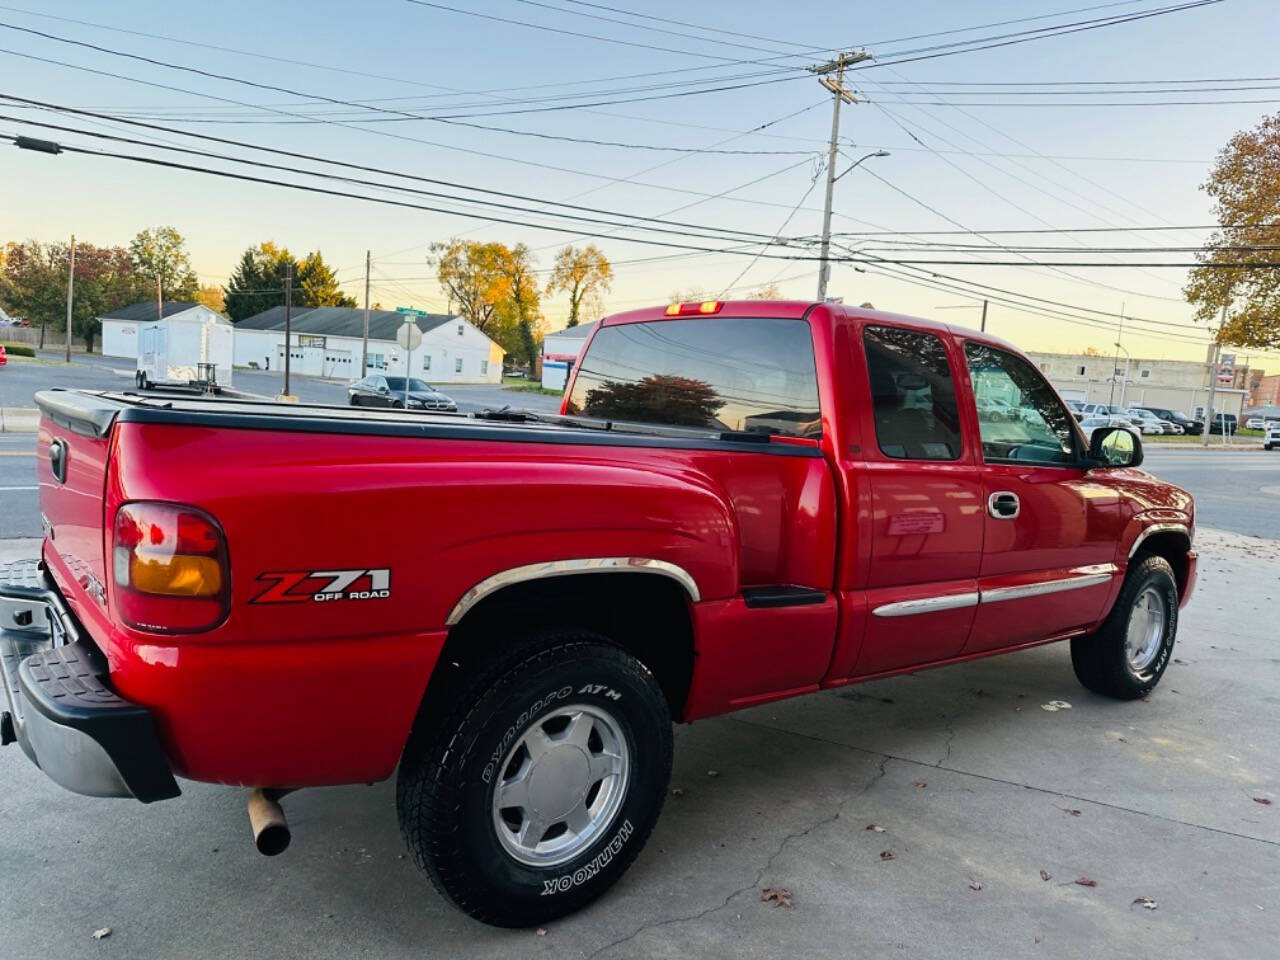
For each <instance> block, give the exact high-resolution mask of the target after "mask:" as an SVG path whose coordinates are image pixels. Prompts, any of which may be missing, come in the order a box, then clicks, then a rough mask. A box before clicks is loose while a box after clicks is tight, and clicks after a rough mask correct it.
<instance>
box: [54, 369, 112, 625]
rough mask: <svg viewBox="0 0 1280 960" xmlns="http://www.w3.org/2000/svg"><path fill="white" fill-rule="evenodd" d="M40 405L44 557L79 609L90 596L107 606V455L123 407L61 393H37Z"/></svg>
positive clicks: (100, 400) (82, 396)
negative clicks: (105, 526) (105, 514)
mask: <svg viewBox="0 0 1280 960" xmlns="http://www.w3.org/2000/svg"><path fill="white" fill-rule="evenodd" d="M36 405H37V406H38V407H39V408H40V411H41V414H42V416H41V420H40V430H39V436H38V438H37V441H36V455H37V462H36V475H37V479H38V482H39V484H40V513H41V516H42V519H43V522H44V524H45V533H46V536H45V545H44V559H45V561H46V562H47V563H48V564H49V565H50V566H51V567H52V568H53V572H54V574H55V576H56V577H57V578H58V579H59V581H61V582H62V583H63V584H64V586H67V587H70V589H68V596H67V601H68V602H69V603H70V604H71V606H72V608H73V609H75V608H76V607H78V606H79V605H80V604H81V603H83V602H85V600H86V598H87V597H88V598H92V599H94V600H96V601H98V602H103V600H104V592H103V591H104V584H105V583H106V554H105V547H104V542H105V541H104V533H105V530H104V525H105V517H104V516H103V512H104V509H105V508H104V499H105V493H106V483H107V456H108V453H109V451H110V447H111V424H112V422H113V421H114V420H115V415H116V413H117V412H118V410H119V405H118V404H114V403H112V402H110V401H107V400H103V399H101V398H97V397H88V396H84V395H80V394H75V393H69V392H64V391H60V390H47V391H41V392H39V393H37V394H36ZM72 585H74V586H72ZM75 587H78V588H79V589H78V590H77V589H75ZM82 591H83V592H82ZM77 612H79V611H77Z"/></svg>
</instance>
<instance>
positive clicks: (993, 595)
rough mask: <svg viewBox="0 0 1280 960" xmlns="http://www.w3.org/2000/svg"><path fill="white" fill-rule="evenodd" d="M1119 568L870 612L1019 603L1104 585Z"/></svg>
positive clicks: (1100, 567) (903, 613) (1099, 566)
mask: <svg viewBox="0 0 1280 960" xmlns="http://www.w3.org/2000/svg"><path fill="white" fill-rule="evenodd" d="M1118 571H1119V568H1118V567H1117V566H1116V565H1115V564H1114V563H1095V564H1090V565H1089V566H1084V567H1076V568H1074V569H1073V570H1072V571H1071V576H1069V577H1061V578H1059V579H1057V580H1042V581H1040V582H1039V583H1028V584H1024V585H1022V586H1017V587H995V588H993V589H990V590H980V591H975V592H972V593H948V594H942V595H941V596H937V597H921V598H920V599H918V600H902V601H899V602H898V603H886V604H883V605H881V606H879V607H876V608H875V609H874V610H872V611H871V615H872V616H875V617H910V616H914V615H915V614H919V613H934V612H936V611H938V610H957V609H959V608H961V607H976V606H978V605H979V604H982V603H1000V602H1001V601H1004V600H1021V599H1023V598H1024V597H1039V596H1043V595H1044V594H1048V593H1062V592H1063V591H1065V590H1081V589H1084V588H1085V587H1096V586H1099V585H1100V584H1103V583H1107V582H1109V581H1110V580H1111V578H1112V577H1114V576H1115V575H1116V573H1117V572H1118Z"/></svg>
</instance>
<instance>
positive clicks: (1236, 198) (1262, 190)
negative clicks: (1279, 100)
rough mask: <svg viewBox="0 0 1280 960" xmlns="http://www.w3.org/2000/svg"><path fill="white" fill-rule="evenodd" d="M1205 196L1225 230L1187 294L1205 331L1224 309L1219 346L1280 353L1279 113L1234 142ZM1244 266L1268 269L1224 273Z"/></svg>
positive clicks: (1217, 234) (1208, 247)
mask: <svg viewBox="0 0 1280 960" xmlns="http://www.w3.org/2000/svg"><path fill="white" fill-rule="evenodd" d="M1200 189H1202V190H1204V191H1205V192H1206V193H1208V194H1209V196H1211V197H1212V198H1213V200H1214V215H1215V216H1216V217H1217V219H1218V223H1219V224H1220V226H1219V227H1218V229H1217V230H1216V231H1214V233H1213V235H1212V236H1211V237H1210V238H1209V241H1208V243H1206V244H1205V248H1204V249H1203V250H1201V251H1200V252H1199V253H1197V254H1196V259H1197V260H1199V261H1200V263H1201V266H1198V267H1195V268H1193V269H1192V270H1191V273H1190V279H1189V282H1188V283H1187V286H1186V287H1185V288H1184V290H1183V294H1184V295H1185V296H1186V298H1187V301H1188V302H1189V303H1191V304H1193V305H1194V306H1195V308H1196V314H1195V315H1196V319H1197V320H1200V321H1203V322H1204V323H1218V322H1219V319H1220V312H1221V310H1222V308H1223V307H1224V306H1225V307H1226V308H1227V311H1228V312H1227V318H1226V322H1225V323H1223V324H1222V325H1221V328H1220V329H1219V330H1218V334H1217V338H1218V340H1219V341H1220V342H1222V343H1234V344H1239V345H1240V346H1247V347H1258V348H1262V349H1275V348H1277V347H1280V246H1278V244H1280V227H1276V226H1275V224H1276V223H1278V222H1280V113H1278V114H1275V115H1274V116H1270V117H1266V118H1264V119H1263V121H1262V122H1261V123H1260V124H1259V125H1258V126H1257V127H1256V128H1255V129H1253V130H1244V131H1242V132H1240V133H1237V134H1236V135H1235V136H1234V137H1232V138H1231V140H1230V141H1229V142H1228V143H1227V145H1226V146H1225V147H1223V148H1222V150H1221V152H1219V154H1218V158H1217V161H1216V162H1215V164H1214V167H1213V170H1212V172H1211V173H1210V174H1209V179H1208V180H1206V181H1205V182H1204V183H1203V184H1202V185H1201V188H1200ZM1232 247H1237V248H1239V247H1247V248H1251V249H1248V250H1239V249H1235V250H1233V249H1230V248H1232ZM1259 248H1261V249H1259ZM1241 260H1248V261H1251V262H1254V263H1258V262H1261V263H1265V264H1267V265H1268V266H1267V267H1264V268H1252V269H1250V268H1244V267H1239V268H1233V267H1229V266H1221V264H1231V263H1236V262H1239V261H1241ZM1215 264H1217V265H1218V266H1215Z"/></svg>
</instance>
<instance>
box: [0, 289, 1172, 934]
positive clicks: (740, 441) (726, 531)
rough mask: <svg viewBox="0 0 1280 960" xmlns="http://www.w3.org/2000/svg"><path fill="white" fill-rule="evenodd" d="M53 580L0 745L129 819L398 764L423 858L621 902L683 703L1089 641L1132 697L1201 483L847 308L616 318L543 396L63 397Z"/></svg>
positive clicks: (493, 877) (430, 866) (999, 348)
mask: <svg viewBox="0 0 1280 960" xmlns="http://www.w3.org/2000/svg"><path fill="white" fill-rule="evenodd" d="M36 401H37V403H38V405H39V407H40V409H41V410H42V411H43V419H42V421H41V425H40V433H39V438H38V445H39V458H38V466H37V469H38V473H39V487H40V508H41V511H42V513H43V517H44V522H45V524H46V531H45V537H44V541H43V548H42V557H41V559H40V560H39V562H35V561H33V562H31V563H28V564H25V565H18V566H15V567H12V568H10V569H9V571H8V572H7V575H6V576H5V578H4V579H5V580H6V581H7V582H6V583H5V585H4V586H3V587H0V625H3V627H4V630H3V632H2V633H0V645H2V650H0V652H2V653H3V657H2V658H0V664H2V665H3V680H4V689H5V695H6V698H7V700H6V701H5V702H4V703H0V706H3V708H4V715H3V718H2V719H3V738H4V740H5V741H6V742H9V741H13V740H16V741H17V742H18V743H19V744H20V745H21V747H22V749H23V750H25V751H26V753H27V755H28V756H29V757H30V758H31V759H32V760H33V761H34V762H35V763H37V764H38V765H39V766H40V768H41V769H43V770H44V771H45V772H46V773H47V774H48V775H49V776H50V777H51V778H52V779H53V780H55V781H57V782H58V783H59V784H61V785H62V786H64V787H67V788H69V789H71V790H74V791H77V792H80V793H85V794H91V795H95V796H111V797H134V798H136V799H138V800H140V801H142V802H144V803H146V802H151V801H155V800H162V799H166V798H169V797H174V796H177V795H178V793H179V787H178V778H187V779H192V780H202V781H212V782H216V783H223V784H228V785H235V786H241V787H247V788H251V789H252V793H251V795H250V800H249V811H250V820H251V823H252V826H253V831H254V835H255V838H256V840H257V843H258V846H259V849H261V850H263V852H279V850H281V849H283V847H284V846H285V845H286V844H287V842H288V839H289V832H288V826H287V822H286V820H285V818H284V814H283V811H282V809H281V807H280V805H279V802H278V801H279V798H280V797H281V796H282V795H283V794H284V793H286V792H288V791H290V790H296V789H299V788H303V787H314V786H322V785H326V784H344V783H366V782H373V781H379V780H384V779H386V778H389V777H391V776H392V774H393V773H396V772H397V769H398V774H397V778H398V779H397V789H396V803H397V807H398V813H399V818H400V824H401V826H402V829H403V833H404V837H405V840H406V842H407V844H408V847H409V849H410V851H411V852H412V854H413V856H414V857H415V858H416V860H417V862H418V864H419V865H420V866H421V868H422V869H423V870H424V871H425V872H426V873H427V874H428V875H429V876H430V878H431V879H432V880H433V881H434V883H435V885H436V886H437V888H438V889H439V890H440V891H441V892H442V893H443V894H444V895H445V896H446V897H448V898H449V899H450V900H451V901H452V902H453V903H455V904H457V905H458V906H459V907H461V908H462V909H463V910H465V911H467V912H468V913H470V914H472V915H473V916H475V917H477V918H479V919H481V920H484V921H486V922H489V923H494V924H501V925H509V926H515V925H528V924H535V923H539V922H543V921H546V920H548V919H550V918H553V917H556V916H560V915H562V914H565V913H567V912H569V911H571V910H573V909H575V908H577V907H580V906H581V905H583V904H584V903H586V902H588V901H590V900H591V899H592V898H594V897H596V896H598V895H600V894H601V893H602V892H603V891H605V890H606V889H608V887H609V886H610V885H611V884H612V883H614V882H615V881H616V880H617V879H618V877H619V876H620V875H621V873H622V872H623V871H624V870H626V868H627V866H628V865H629V864H630V863H631V861H632V860H633V859H634V858H635V857H636V855H637V854H638V853H639V851H640V848H641V847H642V846H643V844H644V842H645V840H646V838H647V837H648V835H649V833H650V831H651V830H652V829H653V826H654V822H655V821H656V819H657V817H658V814H659V811H660V809H661V807H662V802H663V798H664V796H665V794H666V788H667V783H668V777H669V774H670V769H671V754H672V736H671V721H672V720H673V719H674V720H678V721H682V722H691V721H694V720H698V719H700V718H703V717H709V716H713V715H715V714H720V713H724V712H726V711H730V710H737V709H740V708H743V707H749V706H752V705H755V704H761V703H765V702H767V701H770V700H775V699H778V698H782V697H790V696H795V695H797V694H802V693H808V692H811V691H817V690H823V689H829V688H833V687H839V686H841V685H843V684H848V683H856V682H859V681H863V680H869V679H873V678H876V677H884V676H887V675H890V674H894V673H901V672H903V671H908V670H919V669H921V668H923V667H931V666H937V665H941V664H947V663H955V662H958V661H962V660H969V659H972V658H975V657H983V656H988V655H990V654H995V653H1004V652H1008V651H1012V650H1021V649H1025V648H1027V647H1031V646H1034V645H1037V644H1044V643H1050V642H1053V641H1056V640H1069V641H1070V652H1071V663H1072V666H1073V667H1074V669H1075V673H1076V676H1077V677H1078V678H1079V680H1080V682H1081V683H1083V684H1084V685H1085V686H1086V687H1088V688H1089V689H1090V690H1094V691H1097V692H1099V693H1102V694H1106V695H1108V696H1111V697H1117V698H1121V699H1127V698H1134V697H1139V696H1142V695H1144V694H1146V693H1147V692H1148V691H1150V690H1151V689H1152V688H1153V687H1154V686H1155V685H1156V684H1157V683H1158V682H1159V680H1160V677H1161V674H1162V673H1163V672H1164V670H1165V667H1166V666H1167V664H1168V663H1169V660H1170V656H1171V652H1172V650H1173V644H1174V637H1175V633H1176V629H1177V623H1178V611H1179V608H1180V607H1181V606H1182V605H1183V604H1185V603H1186V600H1187V597H1188V596H1189V595H1190V593H1191V589H1192V585H1193V583H1194V581H1195V570H1196V555H1195V553H1194V552H1193V551H1192V533H1193V520H1194V518H1193V506H1192V500H1191V497H1190V496H1188V495H1187V494H1186V493H1185V492H1183V491H1182V490H1180V489H1178V488H1177V487H1174V486H1171V485H1169V484H1167V483H1163V482H1161V481H1159V480H1157V479H1156V478H1154V477H1152V476H1151V475H1149V474H1147V473H1145V472H1143V471H1141V470H1140V469H1138V467H1139V465H1140V464H1141V461H1142V447H1141V440H1140V439H1139V438H1138V437H1136V436H1135V435H1134V434H1133V432H1132V431H1130V430H1127V429H1123V428H1113V427H1103V428H1101V429H1098V430H1096V431H1094V432H1093V434H1092V436H1088V437H1086V436H1085V435H1083V433H1082V432H1081V430H1080V428H1079V427H1078V425H1077V424H1076V421H1075V420H1074V418H1073V417H1072V416H1071V414H1070V412H1069V411H1068V410H1067V408H1066V406H1065V405H1064V403H1063V402H1062V400H1061V399H1060V398H1059V397H1058V396H1057V394H1056V393H1055V392H1054V390H1053V388H1052V387H1051V386H1050V385H1049V384H1048V383H1047V382H1046V381H1045V379H1044V378H1043V377H1042V376H1041V374H1040V372H1039V371H1038V370H1037V369H1036V368H1035V366H1034V365H1032V364H1031V363H1029V362H1028V361H1027V360H1026V358H1025V357H1023V356H1022V355H1021V354H1020V353H1019V352H1018V350H1017V349H1015V348H1014V347H1013V346H1011V345H1010V344H1008V343H1005V342H1003V341H1001V340H999V339H997V338H995V337H992V336H990V335H987V334H983V333H975V332H973V331H968V330H960V329H956V328H952V327H948V326H944V325H941V324H937V323H930V322H926V321H923V320H916V319H912V318H910V317H905V316H897V315H892V314H886V313H875V312H870V311H866V310H856V309H852V308H848V307H844V306H841V305H838V304H834V303H819V304H813V303H801V302H768V301H762V302H760V301H758V302H741V303H723V302H719V301H708V302H704V303H692V304H676V305H673V306H671V307H667V308H665V309H664V308H653V309H647V310H639V311H635V312H631V313H625V314H621V315H618V316H613V317H609V318H607V319H605V320H603V321H602V322H601V323H600V324H599V325H598V326H597V328H596V329H595V330H594V331H593V332H592V334H591V335H590V337H589V339H588V341H587V342H586V344H585V346H584V348H583V352H582V354H581V356H580V358H579V362H578V363H577V365H576V367H575V368H574V370H573V373H572V377H571V380H570V383H569V385H568V388H567V389H566V391H565V396H564V400H563V405H562V408H561V412H560V414H559V415H535V414H531V413H524V412H520V411H512V410H508V409H505V408H504V409H502V410H494V411H486V412H484V413H482V414H478V415H470V416H463V415H457V414H447V413H421V412H410V411H389V410H388V411H381V410H365V409H350V408H344V407H320V406H300V407H298V406H283V405H274V404H268V403H255V402H246V401H243V400H219V399H192V398H182V397H164V396H156V395H153V394H148V395H146V396H139V395H134V394H132V393H127V392H120V393H104V392H89V391H70V392H63V391H47V392H42V393H40V394H38V395H37V397H36Z"/></svg>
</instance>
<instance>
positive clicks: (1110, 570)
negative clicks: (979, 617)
mask: <svg viewBox="0 0 1280 960" xmlns="http://www.w3.org/2000/svg"><path fill="white" fill-rule="evenodd" d="M1116 570H1117V567H1116V565H1115V564H1114V563H1095V564H1092V565H1090V566H1087V567H1076V568H1075V569H1074V570H1072V571H1071V573H1072V576H1070V577H1063V578H1061V579H1059V580H1042V581H1040V582H1039V583H1028V584H1024V585H1022V586H1018V587H995V588H994V589H991V590H983V591H982V602H983V603H1000V602H1001V601H1002V600H1022V599H1023V598H1025V597H1040V596H1044V595H1045V594H1048V593H1062V592H1063V591H1065V590H1082V589H1084V588H1085V587H1096V586H1098V585H1099V584H1103V583H1108V582H1110V580H1111V578H1112V577H1114V576H1115V575H1116Z"/></svg>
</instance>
